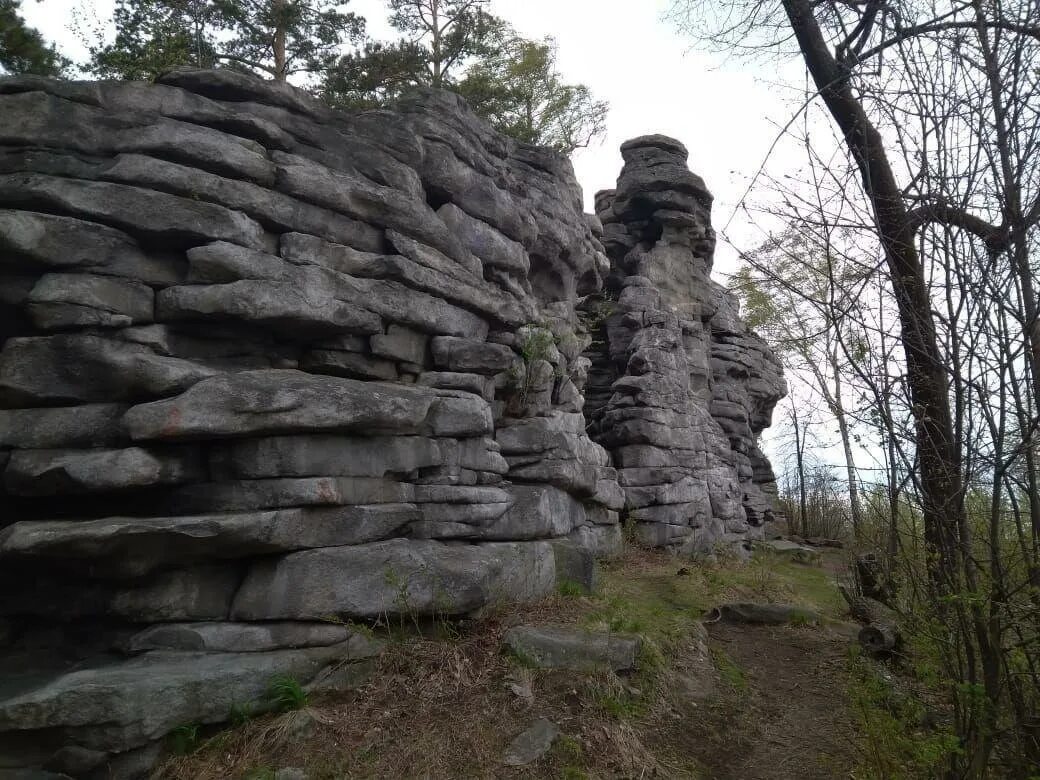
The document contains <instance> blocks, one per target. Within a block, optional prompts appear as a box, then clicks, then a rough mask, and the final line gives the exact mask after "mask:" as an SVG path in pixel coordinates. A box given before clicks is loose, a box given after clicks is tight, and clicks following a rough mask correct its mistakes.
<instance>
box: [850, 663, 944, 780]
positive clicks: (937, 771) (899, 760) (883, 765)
mask: <svg viewBox="0 0 1040 780" xmlns="http://www.w3.org/2000/svg"><path fill="white" fill-rule="evenodd" d="M848 693H849V699H850V701H851V703H852V709H853V712H854V714H855V716H856V719H857V725H858V727H859V728H858V732H859V735H860V738H861V740H862V742H863V747H864V749H863V751H862V752H861V755H862V757H863V763H864V766H863V772H864V774H863V775H862V776H864V777H869V778H877V780H903V779H905V780H913V779H914V778H920V777H938V776H941V775H942V774H943V769H944V768H945V767H946V765H947V763H948V761H949V758H950V756H951V755H953V754H954V753H957V752H958V751H959V750H960V741H959V740H958V738H957V736H956V735H955V734H953V733H952V732H951V731H950V730H949V729H943V728H936V727H931V728H929V727H926V725H925V724H926V722H927V719H926V717H925V716H926V708H925V706H924V704H923V703H922V702H921V701H920V700H919V699H918V698H916V697H914V696H909V695H906V694H902V693H899V692H897V691H896V690H895V688H894V687H893V685H892V683H891V681H890V679H886V677H885V676H884V675H883V674H882V673H881V672H880V670H879V668H878V667H877V666H876V665H875V664H874V662H872V661H870V660H869V659H867V658H865V657H863V656H862V655H861V654H860V652H859V650H858V648H853V650H852V651H851V653H850V658H849V691H848Z"/></svg>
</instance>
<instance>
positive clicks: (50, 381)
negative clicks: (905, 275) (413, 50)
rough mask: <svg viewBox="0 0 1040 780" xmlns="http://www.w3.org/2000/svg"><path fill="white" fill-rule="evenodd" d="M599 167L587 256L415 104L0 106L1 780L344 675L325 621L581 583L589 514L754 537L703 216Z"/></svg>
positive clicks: (563, 225)
mask: <svg viewBox="0 0 1040 780" xmlns="http://www.w3.org/2000/svg"><path fill="white" fill-rule="evenodd" d="M624 155H625V159H626V166H625V170H624V172H623V174H622V177H621V179H620V180H619V186H618V190H617V192H616V193H615V194H610V195H603V196H601V197H600V198H599V199H598V211H599V212H600V215H601V216H602V217H603V218H604V223H605V224H601V222H600V220H599V219H598V218H596V217H593V216H589V215H585V214H583V213H582V207H581V192H580V190H579V188H578V186H577V184H576V182H575V180H574V176H573V172H572V170H571V167H570V164H569V162H568V161H567V160H566V159H564V158H562V157H560V156H559V155H557V154H555V153H553V152H551V151H548V150H546V149H541V148H538V147H534V146H530V145H526V144H522V143H517V142H515V141H513V140H511V139H508V138H505V137H503V136H501V135H499V134H498V133H496V132H494V131H493V130H491V129H490V128H488V127H487V126H486V125H484V124H483V123H482V122H480V121H479V120H478V119H477V118H476V117H475V116H474V115H473V114H472V112H471V111H470V110H469V109H468V107H467V106H466V105H465V104H464V103H463V102H462V101H461V100H460V99H459V98H457V97H455V96H452V95H449V94H446V93H437V92H423V93H418V94H417V95H416V96H415V97H413V98H411V99H409V100H407V101H405V102H403V103H402V104H401V105H400V106H399V107H398V108H397V109H395V110H394V111H369V112H362V113H353V114H351V113H344V112H336V111H331V110H329V109H327V108H326V107H324V106H322V105H320V104H319V103H317V102H316V101H314V100H313V99H311V98H310V97H309V96H307V95H306V94H305V93H302V92H300V91H298V90H295V89H293V88H292V87H289V86H287V85H279V84H274V83H271V82H265V81H261V80H257V79H254V78H252V77H249V76H245V75H242V74H237V73H234V72H232V71H198V70H178V71H174V72H171V73H168V74H166V75H164V76H163V77H161V78H160V79H159V80H158V83H156V84H141V83H126V82H121V83H86V82H55V81H49V80H45V79H38V78H32V77H17V78H9V79H4V80H0V329H2V330H0V344H2V348H0V472H2V480H0V501H2V510H3V511H2V512H0V670H2V671H0V774H2V773H3V770H5V769H7V768H11V767H30V768H33V771H36V770H40V771H42V769H41V768H46V770H48V771H54V772H61V773H65V774H67V775H71V776H74V777H135V776H139V775H141V774H142V773H143V772H145V771H146V770H147V768H148V766H150V764H151V763H152V762H153V761H154V759H155V757H156V755H157V752H158V750H159V748H160V746H161V740H162V739H163V737H164V736H165V735H166V734H168V733H169V732H170V731H171V730H173V729H175V728H176V727H178V726H180V725H185V724H200V723H201V724H207V723H216V722H220V721H223V720H225V719H227V718H228V717H229V715H230V714H231V712H232V710H234V709H237V708H239V707H241V706H247V705H249V706H255V705H257V704H258V703H262V700H263V697H264V691H265V689H266V687H267V686H268V684H269V683H270V681H271V679H272V678H273V677H275V676H277V675H290V676H292V677H294V678H295V679H297V680H298V681H299V682H301V683H302V684H305V685H307V686H309V687H310V688H311V689H312V690H316V691H323V690H332V689H335V688H337V687H343V686H347V685H350V684H353V683H355V682H356V681H357V680H358V679H361V678H362V677H363V675H364V674H365V672H366V671H368V670H370V669H371V667H372V663H373V661H372V659H373V657H374V656H375V655H376V654H377V653H378V651H379V643H378V642H374V641H372V640H371V639H370V638H368V635H367V632H365V631H363V630H359V629H358V628H357V627H356V624H357V623H359V622H369V623H371V622H378V621H382V622H386V621H390V620H394V619H397V618H408V619H411V618H420V617H423V616H429V615H446V616H450V615H463V614H471V613H474V612H478V611H479V610H481V609H483V608H485V607H487V606H488V605H491V604H494V603H496V602H500V601H525V600H533V599H538V598H541V597H543V596H545V595H546V594H548V593H550V592H552V591H553V589H554V588H555V587H556V584H557V582H558V581H560V580H561V579H565V578H566V579H568V580H571V579H577V580H579V581H581V582H584V583H586V584H587V583H588V582H590V581H591V579H592V574H593V569H592V562H593V558H594V557H596V556H601V555H611V554H616V553H617V552H618V551H619V549H620V547H621V529H620V525H619V520H620V518H621V515H622V514H623V513H624V514H627V515H628V516H629V517H630V518H631V519H632V520H633V521H635V522H636V527H637V528H638V530H639V533H640V535H641V537H642V538H643V539H644V540H645V541H648V542H650V543H652V544H656V545H666V546H675V547H679V548H682V549H696V548H703V547H708V546H710V545H711V544H713V543H714V542H715V541H717V540H719V539H723V540H729V541H733V540H742V539H744V538H746V537H747V536H748V535H749V534H751V533H754V530H753V529H749V525H751V526H758V525H760V524H761V523H762V522H764V521H766V520H768V518H769V516H770V513H771V511H772V504H771V496H770V492H769V491H770V486H771V483H772V476H771V472H770V471H769V464H768V461H766V459H765V458H764V457H763V456H762V455H761V453H760V451H759V450H758V449H757V446H756V438H757V435H758V433H759V431H761V429H762V428H763V427H764V426H765V425H768V423H769V416H770V413H771V410H772V406H773V404H774V403H775V400H776V398H777V397H778V395H779V394H780V392H781V391H782V381H781V380H780V378H779V374H778V369H777V367H776V365H775V361H774V360H773V359H772V355H771V353H770V352H769V350H768V347H766V345H765V344H763V343H762V342H761V341H760V340H758V339H757V338H756V337H754V336H753V335H752V334H750V333H749V332H748V331H747V329H746V328H745V327H744V326H743V325H742V323H741V322H740V320H739V317H738V314H737V311H736V307H735V306H734V304H733V301H732V299H731V298H729V297H728V296H727V295H726V294H725V293H724V291H722V290H721V288H718V287H717V286H715V285H713V284H712V283H711V282H710V280H709V279H708V272H709V270H710V260H711V249H712V244H713V236H712V233H711V228H710V221H709V213H708V206H709V204H710V196H709V195H708V194H707V191H706V190H705V189H704V186H703V183H702V182H700V180H699V179H698V178H697V177H695V176H693V175H692V174H690V173H689V171H688V170H686V167H685V150H683V149H682V148H681V146H680V145H679V144H678V143H677V142H675V141H671V140H669V139H664V138H657V137H655V138H651V139H639V140H637V141H634V142H630V143H629V144H626V146H625V147H624ZM604 247H606V249H607V250H609V254H610V260H608V258H607V255H606V253H605V249H604ZM608 274H609V278H608ZM604 285H606V290H607V293H608V295H609V296H610V300H605V299H604V295H603V291H604ZM590 425H591V427H592V428H591V429H592V431H593V432H594V433H595V437H594V438H590V435H589V433H588V431H589V430H590ZM594 439H595V440H594Z"/></svg>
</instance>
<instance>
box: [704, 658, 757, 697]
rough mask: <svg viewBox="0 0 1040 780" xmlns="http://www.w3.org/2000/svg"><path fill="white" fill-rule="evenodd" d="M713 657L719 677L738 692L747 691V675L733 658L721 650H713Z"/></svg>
mask: <svg viewBox="0 0 1040 780" xmlns="http://www.w3.org/2000/svg"><path fill="white" fill-rule="evenodd" d="M711 657H712V661H713V662H714V664H715V668H716V669H717V670H718V672H719V677H721V678H722V681H723V682H724V683H725V684H726V685H728V686H729V687H730V688H732V689H733V690H735V691H737V692H738V693H744V692H745V691H747V689H748V681H747V677H745V676H744V670H743V669H741V668H740V667H739V666H737V664H736V663H735V662H734V661H733V659H732V658H730V657H729V656H728V655H726V654H725V653H724V652H722V651H721V650H712V651H711Z"/></svg>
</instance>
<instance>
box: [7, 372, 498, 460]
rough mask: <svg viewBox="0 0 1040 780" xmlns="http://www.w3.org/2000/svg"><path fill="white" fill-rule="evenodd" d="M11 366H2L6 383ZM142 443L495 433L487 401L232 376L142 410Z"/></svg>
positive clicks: (355, 384) (129, 417)
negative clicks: (294, 436) (344, 434)
mask: <svg viewBox="0 0 1040 780" xmlns="http://www.w3.org/2000/svg"><path fill="white" fill-rule="evenodd" d="M2 367H3V362H2V358H0V377H2V376H3V373H2ZM123 419H124V422H125V424H126V426H127V429H128V430H129V432H130V435H131V436H132V437H133V438H134V439H135V440H145V439H157V438H158V439H167V438H170V439H173V438H177V439H181V438H199V437H210V438H215V437H222V436H232V437H234V436H242V435H246V434H250V433H253V434H256V433H263V434H278V433H299V432H311V431H313V432H325V431H341V432H349V431H362V432H365V433H401V434H408V433H423V432H425V431H426V430H427V429H428V430H430V432H432V433H434V434H435V435H446V436H449V435H458V434H462V435H465V434H469V435H482V434H485V433H488V432H490V430H491V427H490V426H491V420H490V413H489V411H488V409H487V404H486V403H485V402H484V401H483V400H482V399H481V398H479V397H476V396H469V397H468V398H451V397H441V396H438V395H437V394H436V391H433V390H428V389H425V388H419V387H403V386H400V385H389V384H381V383H374V382H359V381H357V380H353V379H346V378H341V377H331V376H315V375H312V374H306V373H303V372H301V371H278V370H271V371H243V372H240V373H237V374H224V375H221V376H218V377H214V378H213V379H210V380H208V381H205V382H200V383H199V384H197V385H195V386H194V387H192V388H191V389H190V390H189V391H188V392H186V393H183V394H182V395H180V396H178V397H176V398H172V399H169V400H167V401H156V402H155V403H149V404H142V405H140V406H135V407H133V408H132V409H130V411H128V412H127V413H126V416H125V417H124V418H123Z"/></svg>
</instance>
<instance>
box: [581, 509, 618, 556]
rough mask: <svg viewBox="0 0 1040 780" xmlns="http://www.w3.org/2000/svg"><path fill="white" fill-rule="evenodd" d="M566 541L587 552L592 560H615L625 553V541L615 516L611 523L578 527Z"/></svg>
mask: <svg viewBox="0 0 1040 780" xmlns="http://www.w3.org/2000/svg"><path fill="white" fill-rule="evenodd" d="M568 539H569V540H570V541H572V542H574V543H575V544H577V545H578V546H579V547H582V548H584V549H586V550H588V551H589V552H590V553H591V554H592V556H593V557H594V558H617V557H618V556H620V555H621V554H622V553H623V552H624V551H625V539H624V536H623V535H622V534H621V526H620V525H619V524H618V522H617V517H616V515H615V518H614V522H613V523H594V524H592V525H582V526H578V527H577V528H575V529H574V530H573V531H571V532H570V534H569V535H568Z"/></svg>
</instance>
